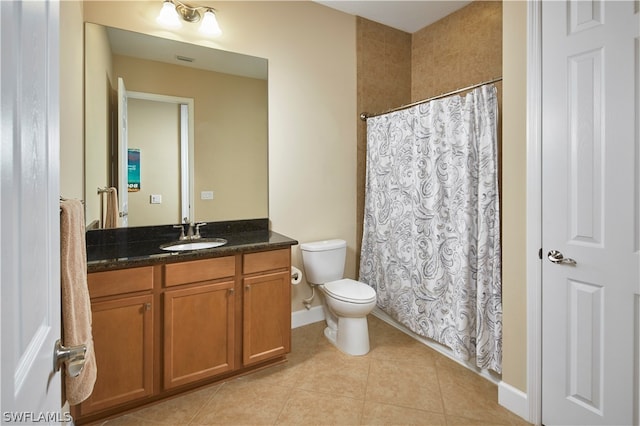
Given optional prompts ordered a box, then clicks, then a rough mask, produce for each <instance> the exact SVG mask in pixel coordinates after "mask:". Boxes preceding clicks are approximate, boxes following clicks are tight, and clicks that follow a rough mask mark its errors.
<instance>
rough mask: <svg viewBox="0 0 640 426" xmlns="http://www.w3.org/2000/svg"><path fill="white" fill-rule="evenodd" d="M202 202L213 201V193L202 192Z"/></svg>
mask: <svg viewBox="0 0 640 426" xmlns="http://www.w3.org/2000/svg"><path fill="white" fill-rule="evenodd" d="M200 199H201V200H213V191H200Z"/></svg>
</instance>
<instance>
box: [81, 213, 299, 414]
mask: <svg viewBox="0 0 640 426" xmlns="http://www.w3.org/2000/svg"><path fill="white" fill-rule="evenodd" d="M206 232H207V234H203V237H207V236H212V237H213V236H215V237H220V238H225V239H226V240H227V244H225V245H224V246H221V247H216V248H212V249H205V250H197V251H182V252H167V251H164V250H161V249H159V246H160V245H161V244H163V243H167V242H170V241H172V240H175V239H176V237H177V234H176V230H175V229H172V228H171V227H170V226H164V227H146V228H131V229H128V230H127V229H124V228H120V229H116V230H108V231H105V230H103V231H89V232H88V233H87V260H88V262H87V263H88V286H89V294H90V297H91V309H92V317H93V320H92V321H93V324H92V329H93V339H94V345H95V352H96V363H97V367H98V376H97V381H96V384H95V387H94V391H93V393H92V395H91V396H90V397H89V399H88V400H86V401H84V402H83V403H81V404H80V405H78V406H75V407H73V409H72V414H73V416H74V419H75V421H76V423H86V422H90V421H95V420H98V419H100V418H104V417H107V416H110V415H113V414H116V413H121V412H123V411H126V410H128V409H131V408H135V407H139V406H141V405H144V404H147V403H150V402H153V401H157V400H159V399H163V398H166V397H170V396H173V395H176V394H179V393H182V392H185V391H189V390H192V389H194V388H197V387H199V386H203V385H206V384H209V383H213V382H216V381H219V380H224V379H227V378H229V377H232V376H236V375H240V374H244V373H247V372H250V371H254V370H256V369H260V368H264V367H267V366H271V365H275V364H278V363H282V362H284V361H286V354H287V353H288V352H289V351H290V347H291V301H290V298H291V297H290V282H291V272H290V270H291V246H292V245H295V244H297V241H295V240H292V239H290V238H288V237H285V236H283V235H280V234H277V233H275V232H271V231H269V230H268V220H266V219H264V220H262V219H260V220H257V221H256V220H252V221H234V222H223V223H217V224H209V225H208V226H207V229H206Z"/></svg>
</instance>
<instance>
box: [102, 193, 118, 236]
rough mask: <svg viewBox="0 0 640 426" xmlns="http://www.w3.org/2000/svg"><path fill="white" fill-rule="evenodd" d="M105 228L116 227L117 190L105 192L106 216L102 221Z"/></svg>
mask: <svg viewBox="0 0 640 426" xmlns="http://www.w3.org/2000/svg"><path fill="white" fill-rule="evenodd" d="M104 227H105V228H117V227H118V190H117V189H116V188H114V187H111V188H109V189H108V192H107V214H106V217H105V219H104Z"/></svg>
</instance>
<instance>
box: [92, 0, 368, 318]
mask: <svg viewBox="0 0 640 426" xmlns="http://www.w3.org/2000/svg"><path fill="white" fill-rule="evenodd" d="M199 4H201V5H207V4H209V5H211V6H212V7H215V8H216V10H218V20H219V22H220V25H221V27H222V30H223V32H224V33H223V35H222V36H221V37H220V38H218V39H216V40H215V41H207V40H203V39H202V37H201V36H200V35H199V34H198V32H197V26H188V25H185V26H184V27H183V28H182V29H181V30H179V31H175V32H171V31H167V30H165V29H161V28H160V27H159V26H158V25H157V24H156V21H155V18H156V16H157V14H158V10H159V8H160V3H159V2H158V1H135V2H132V1H127V2H119V1H108V2H99V1H90V2H87V3H85V6H84V12H85V20H86V21H89V22H95V23H99V24H103V25H108V26H114V27H119V28H123V29H128V30H133V31H138V32H143V33H147V34H152V35H161V36H165V37H168V38H175V39H180V40H183V41H190V42H194V43H197V44H201V45H205V46H211V47H217V48H221V49H225V50H230V51H235V52H239V53H243V54H248V55H253V56H259V57H263V58H267V59H268V60H269V218H270V220H271V228H272V230H274V231H276V232H280V233H282V234H285V235H287V236H290V237H292V238H295V239H297V240H299V241H300V242H305V241H313V240H319V239H325V238H342V239H345V240H346V241H347V244H348V254H347V264H346V268H345V271H346V276H347V277H351V278H354V277H355V239H356V238H355V235H356V226H355V220H354V217H355V205H356V201H355V196H354V194H355V193H356V188H355V187H356V174H355V170H354V164H355V163H356V144H355V140H356V122H355V119H354V117H356V113H357V111H356V47H355V18H354V17H353V16H350V15H347V14H344V13H341V12H338V11H335V10H333V9H329V8H327V7H324V6H321V5H318V4H315V3H312V2H308V1H304V2H295V1H294V2H271V1H260V2H207V1H201V2H199ZM292 253H293V262H294V265H296V266H298V267H300V268H302V264H301V258H300V253H299V249H298V247H297V246H296V247H294V248H293V250H292ZM309 293H310V289H309V287H308V286H307V285H306V284H301V285H298V286H295V287H294V288H293V293H292V295H293V297H292V310H299V309H304V307H303V305H302V303H301V299H302V298H305V297H308V296H309Z"/></svg>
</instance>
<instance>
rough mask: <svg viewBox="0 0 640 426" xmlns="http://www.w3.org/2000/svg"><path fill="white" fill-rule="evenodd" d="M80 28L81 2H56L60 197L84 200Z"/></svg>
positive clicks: (81, 46)
mask: <svg viewBox="0 0 640 426" xmlns="http://www.w3.org/2000/svg"><path fill="white" fill-rule="evenodd" d="M82 26H83V24H82V2H79V1H63V2H60V47H61V48H60V67H61V70H60V103H61V105H63V108H60V195H62V196H63V197H66V198H77V199H83V198H84V179H83V178H82V166H81V165H82V163H83V161H84V150H83V131H84V126H83V121H84V120H83V115H84V109H83V106H84V103H83V80H82V75H83V61H84V52H83V45H84V44H83V37H82ZM78 165H80V168H78Z"/></svg>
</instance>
